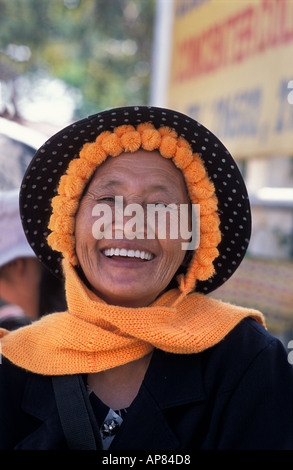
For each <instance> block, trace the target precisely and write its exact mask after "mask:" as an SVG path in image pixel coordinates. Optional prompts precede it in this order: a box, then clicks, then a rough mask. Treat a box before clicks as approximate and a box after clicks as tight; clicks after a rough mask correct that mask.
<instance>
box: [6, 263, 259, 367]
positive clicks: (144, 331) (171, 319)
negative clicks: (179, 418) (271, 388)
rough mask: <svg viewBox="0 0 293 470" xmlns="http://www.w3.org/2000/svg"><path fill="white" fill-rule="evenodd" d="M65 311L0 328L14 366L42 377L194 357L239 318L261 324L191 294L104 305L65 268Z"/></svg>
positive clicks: (255, 313)
mask: <svg viewBox="0 0 293 470" xmlns="http://www.w3.org/2000/svg"><path fill="white" fill-rule="evenodd" d="M64 269H65V273H66V293H67V302H68V311H67V312H63V313H54V314H51V315H47V316H45V317H42V319H40V320H39V321H37V322H35V323H33V324H32V325H30V326H26V327H23V328H20V329H18V330H15V331H12V332H8V331H6V330H4V329H0V338H2V339H1V349H2V354H3V355H4V356H5V357H7V358H8V359H9V360H10V361H11V362H13V363H14V364H16V365H18V366H20V367H22V368H25V369H27V370H30V371H32V372H35V373H38V374H44V375H60V374H62V375H63V374H64V375H66V374H76V373H91V372H99V371H102V370H107V369H110V368H113V367H116V366H119V365H122V364H125V363H128V362H131V361H134V360H136V359H139V358H141V357H143V356H145V355H146V354H147V353H148V352H150V351H151V350H152V349H153V348H159V349H161V350H163V351H166V352H170V353H177V354H191V353H198V352H200V351H203V350H205V349H207V348H210V347H212V346H214V345H215V344H217V343H218V342H219V341H221V340H222V339H223V338H224V337H225V336H226V335H227V333H229V331H231V330H232V329H233V328H234V327H235V326H236V325H237V324H238V323H239V322H240V321H241V320H242V319H244V318H246V317H248V316H250V317H253V318H255V319H256V320H257V321H258V322H259V323H261V324H263V325H264V326H265V323H264V318H263V316H262V314H261V313H260V312H258V311H256V310H250V309H245V308H242V307H236V306H234V305H230V304H227V303H223V302H221V301H219V300H214V299H211V298H209V297H206V296H204V295H202V294H198V293H192V294H189V295H187V296H185V297H184V298H183V299H182V300H181V301H180V302H178V298H179V297H180V291H179V290H178V289H173V290H170V291H168V292H167V293H165V294H163V295H162V296H161V297H160V298H159V299H157V300H156V302H154V303H153V304H152V305H151V306H149V307H144V308H126V307H117V306H113V305H108V304H107V303H105V302H104V301H102V300H101V299H99V298H98V297H96V296H95V295H94V294H93V292H91V291H90V290H88V289H87V288H86V286H85V285H84V284H83V283H82V281H81V280H80V278H79V277H78V275H77V274H76V272H75V269H74V268H73V267H72V265H71V264H70V263H67V265H66V266H65V268H64Z"/></svg>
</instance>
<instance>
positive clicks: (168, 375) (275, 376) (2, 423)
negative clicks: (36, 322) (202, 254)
mask: <svg viewBox="0 0 293 470" xmlns="http://www.w3.org/2000/svg"><path fill="white" fill-rule="evenodd" d="M48 360H50V358H49V357H48ZM0 449H33V450H37V449H66V444H65V439H64V435H63V432H62V427H61V425H60V419H59V415H58V412H57V407H56V402H55V398H54V393H53V388H52V381H51V377H48V376H41V375H36V374H32V373H30V372H26V371H24V370H22V369H20V368H18V367H15V366H12V365H11V364H10V363H8V361H7V360H5V359H4V358H3V360H2V365H0ZM112 449H113V450H114V449H128V450H129V449H132V450H135V449H145V450H159V449H160V450H175V449H176V450H185V451H186V450H190V451H192V450H196V449H293V369H292V366H291V365H290V364H289V362H288V360H287V352H286V351H285V349H284V347H283V346H282V344H281V343H280V342H279V341H278V340H277V339H275V338H273V337H272V336H270V335H269V334H268V333H267V332H266V331H265V330H264V329H263V328H262V327H261V326H260V325H258V324H257V323H256V322H255V321H254V320H252V319H247V320H243V321H242V322H241V323H240V324H239V325H238V326H237V327H236V328H234V330H233V331H232V332H230V333H229V334H228V335H227V337H226V338H225V339H224V340H222V341H221V342H220V343H219V344H218V345H216V346H214V347H212V348H210V349H209V350H206V351H204V352H202V353H199V354H192V355H176V354H168V353H164V352H162V351H159V350H156V351H155V352H154V354H153V357H152V360H151V363H150V366H149V369H148V371H147V373H146V376H145V379H144V381H143V384H142V386H141V388H140V391H139V393H138V396H137V397H136V399H135V400H134V402H133V403H132V405H131V407H130V408H129V411H128V413H127V415H126V418H125V420H124V422H123V424H122V427H121V428H120V431H119V432H118V434H117V436H116V437H115V439H114V441H113V443H112V445H111V448H110V450H112Z"/></svg>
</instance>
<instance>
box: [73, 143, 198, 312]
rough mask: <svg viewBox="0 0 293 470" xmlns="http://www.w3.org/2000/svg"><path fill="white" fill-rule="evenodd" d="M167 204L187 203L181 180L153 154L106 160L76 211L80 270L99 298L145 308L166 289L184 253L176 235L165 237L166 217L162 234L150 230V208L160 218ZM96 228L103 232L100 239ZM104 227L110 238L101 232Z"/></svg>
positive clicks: (154, 228)
mask: <svg viewBox="0 0 293 470" xmlns="http://www.w3.org/2000/svg"><path fill="white" fill-rule="evenodd" d="M115 198H116V199H115ZM118 201H119V204H120V205H118V204H117V202H118ZM121 201H122V202H123V206H121ZM130 204H136V206H132V209H133V208H134V209H135V212H127V210H129V209H130V208H131V206H129V205H130ZM154 204H155V206H153V205H154ZM170 204H176V206H177V207H179V206H180V205H181V204H185V207H186V205H187V204H189V199H188V196H187V191H186V187H185V183H184V178H183V175H182V173H181V171H180V170H178V169H177V168H176V167H175V165H174V164H173V163H172V162H171V161H170V160H167V159H165V158H163V157H162V156H161V155H160V154H159V152H157V151H153V152H148V151H145V150H139V151H137V152H136V153H134V154H129V153H124V154H122V155H120V156H118V157H115V158H108V159H107V160H106V162H105V163H103V164H102V165H101V166H100V167H99V168H98V169H97V171H96V173H95V175H94V177H93V179H92V181H91V183H90V185H89V187H88V189H87V191H86V193H85V195H84V196H83V198H82V200H81V203H80V206H79V210H78V213H77V216H76V225H75V238H76V253H77V257H78V260H79V264H80V267H81V268H82V270H83V273H84V275H85V276H86V278H87V280H88V282H89V283H90V285H91V286H92V290H93V291H94V292H95V293H96V294H97V295H98V296H99V297H100V298H102V299H104V300H105V301H106V302H108V303H110V304H114V305H121V306H126V307H144V306H147V305H150V304H151V303H152V302H153V301H154V300H155V299H156V298H157V297H158V296H159V294H160V293H161V292H162V291H163V290H164V289H165V288H166V287H167V285H168V284H169V282H170V281H171V279H172V277H173V276H174V274H175V273H176V271H177V269H178V268H179V266H180V265H181V264H182V262H183V259H184V256H185V253H186V251H184V250H183V249H182V241H183V240H182V238H181V235H180V233H181V231H180V230H178V236H177V237H173V238H171V236H172V235H171V236H170V232H171V222H170V220H171V219H169V216H168V214H167V216H166V220H167V223H166V224H165V225H167V229H166V232H165V234H164V230H161V229H159V225H156V226H154V219H153V218H152V214H153V213H151V212H149V208H150V207H153V208H154V207H155V208H156V209H157V210H159V211H161V213H162V212H164V211H166V206H168V205H170ZM150 205H152V206H150ZM127 206H128V209H127V210H126V207H127ZM121 207H122V211H121ZM93 209H94V215H93ZM100 209H103V212H100ZM106 209H107V210H106ZM138 209H139V210H138ZM141 210H143V214H144V216H143V217H144V219H143V223H141V217H140V218H139V216H141V214H142V212H141ZM98 214H100V216H98ZM106 215H107V217H106ZM147 215H148V217H147ZM157 217H158V216H157ZM118 219H119V220H118ZM161 220H164V217H163V218H162V219H161ZM102 221H103V224H102ZM168 221H169V224H168ZM134 222H137V223H136V224H134ZM97 224H98V225H97ZM138 225H139V226H140V229H141V227H142V230H140V231H138V229H137V227H138ZM97 226H98V227H100V233H102V232H104V235H103V236H101V237H100V239H98V236H97V233H96V232H97V230H96V228H97ZM106 226H107V227H106ZM109 226H110V227H111V236H109V231H108V232H107V231H106V228H109ZM129 227H130V228H129ZM115 230H116V232H115ZM121 230H122V231H121ZM131 232H132V233H131ZM142 232H143V233H142ZM93 233H94V235H95V236H94V235H93ZM133 233H135V234H136V236H135V238H133ZM162 235H163V236H162ZM184 241H186V240H184Z"/></svg>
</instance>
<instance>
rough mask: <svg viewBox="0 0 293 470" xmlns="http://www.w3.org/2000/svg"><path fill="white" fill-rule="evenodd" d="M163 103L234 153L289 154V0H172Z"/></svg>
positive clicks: (292, 86) (292, 130) (292, 56)
mask: <svg viewBox="0 0 293 470" xmlns="http://www.w3.org/2000/svg"><path fill="white" fill-rule="evenodd" d="M172 41H173V43H172V46H171V47H172V48H171V70H170V82H169V90H168V107H170V108H173V109H176V110H178V111H182V112H184V113H186V114H188V115H190V116H192V117H194V118H195V119H197V120H198V121H200V122H201V123H202V124H203V125H205V126H206V127H208V128H209V129H210V130H211V131H212V132H214V133H215V134H216V135H217V136H218V137H219V138H220V139H221V140H222V141H223V143H224V144H225V145H226V147H227V148H228V149H229V150H230V152H231V153H232V155H234V156H235V157H236V158H237V157H238V158H249V157H250V156H255V155H265V156H269V155H274V156H276V155H282V156H284V155H293V1H292V0H175V6H174V24H173V34H172Z"/></svg>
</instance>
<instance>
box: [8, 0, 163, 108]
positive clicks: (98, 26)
mask: <svg viewBox="0 0 293 470" xmlns="http://www.w3.org/2000/svg"><path fill="white" fill-rule="evenodd" d="M154 8H155V0H0V81H1V84H2V90H3V89H4V88H5V87H6V88H5V89H6V90H7V89H9V90H10V101H12V102H13V106H14V108H15V109H16V110H17V109H18V100H19V97H20V95H21V93H25V92H27V93H29V92H33V89H34V84H35V83H36V80H38V79H40V78H41V77H54V78H57V79H59V80H62V81H63V82H64V83H66V85H67V89H68V90H69V91H70V90H71V91H74V90H78V91H79V93H80V95H81V99H80V100H76V104H75V117H80V116H84V115H85V114H90V113H92V112H97V110H100V109H105V108H107V107H112V106H113V107H114V106H122V105H131V104H136V103H140V104H147V103H148V98H149V83H150V72H151V55H152V39H153V17H154ZM19 77H25V78H26V83H29V87H28V89H27V90H25V89H24V87H23V83H24V82H23V81H20V80H19ZM21 84H22V85H21ZM11 90H12V91H11ZM76 96H77V94H76ZM4 98H5V97H4ZM2 100H3V96H2ZM5 111H7V107H6V109H5Z"/></svg>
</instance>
